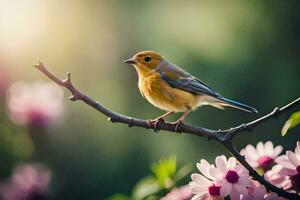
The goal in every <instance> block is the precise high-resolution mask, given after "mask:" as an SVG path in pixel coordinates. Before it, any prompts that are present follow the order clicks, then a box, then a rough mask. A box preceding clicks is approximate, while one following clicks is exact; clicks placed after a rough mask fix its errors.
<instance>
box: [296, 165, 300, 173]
mask: <svg viewBox="0 0 300 200" xmlns="http://www.w3.org/2000/svg"><path fill="white" fill-rule="evenodd" d="M296 170H297V173H298V174H300V166H298V167H297V168H296Z"/></svg>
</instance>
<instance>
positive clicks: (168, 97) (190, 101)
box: [139, 72, 198, 112]
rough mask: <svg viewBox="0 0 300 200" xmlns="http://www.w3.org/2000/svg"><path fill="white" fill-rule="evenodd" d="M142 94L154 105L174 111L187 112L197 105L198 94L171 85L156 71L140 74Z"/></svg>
mask: <svg viewBox="0 0 300 200" xmlns="http://www.w3.org/2000/svg"><path fill="white" fill-rule="evenodd" d="M139 89H140V92H141V94H142V95H143V96H144V97H145V98H146V99H147V100H148V101H149V102H150V103H151V104H153V105H154V106H156V107H158V108H160V109H162V110H166V111H172V112H185V111H187V110H190V109H195V108H196V107H197V104H198V101H197V96H195V95H193V94H192V93H189V92H185V91H183V90H179V89H176V88H173V87H171V86H169V85H168V84H167V83H166V82H165V81H164V80H162V79H161V77H160V74H159V73H157V72H155V73H152V74H148V75H147V76H139Z"/></svg>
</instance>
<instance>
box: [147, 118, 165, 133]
mask: <svg viewBox="0 0 300 200" xmlns="http://www.w3.org/2000/svg"><path fill="white" fill-rule="evenodd" d="M160 122H164V119H163V118H157V119H149V120H148V123H149V126H151V127H152V128H153V130H154V132H157V131H159V129H158V128H157V125H158V123H160Z"/></svg>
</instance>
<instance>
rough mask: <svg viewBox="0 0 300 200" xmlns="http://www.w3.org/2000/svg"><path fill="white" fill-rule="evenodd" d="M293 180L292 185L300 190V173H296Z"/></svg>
mask: <svg viewBox="0 0 300 200" xmlns="http://www.w3.org/2000/svg"><path fill="white" fill-rule="evenodd" d="M298 168H299V167H297V171H298ZM291 182H292V186H293V188H294V189H295V190H296V191H297V192H299V191H300V174H296V175H294V176H292V177H291Z"/></svg>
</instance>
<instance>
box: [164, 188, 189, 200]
mask: <svg viewBox="0 0 300 200" xmlns="http://www.w3.org/2000/svg"><path fill="white" fill-rule="evenodd" d="M191 198H192V192H191V189H190V187H189V186H187V185H185V186H182V187H179V188H174V189H173V190H172V191H171V192H169V193H168V194H167V195H166V196H165V197H163V198H161V200H190V199H191Z"/></svg>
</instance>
